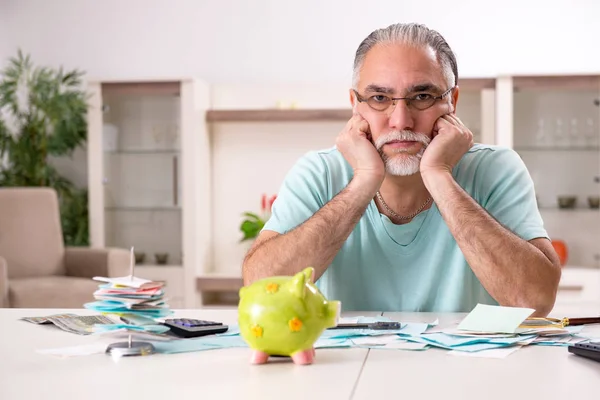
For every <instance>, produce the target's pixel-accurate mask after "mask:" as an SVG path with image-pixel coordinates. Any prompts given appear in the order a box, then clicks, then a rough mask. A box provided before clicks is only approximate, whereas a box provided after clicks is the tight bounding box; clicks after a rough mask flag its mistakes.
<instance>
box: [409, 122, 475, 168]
mask: <svg viewBox="0 0 600 400" xmlns="http://www.w3.org/2000/svg"><path fill="white" fill-rule="evenodd" d="M471 146H473V133H471V131H470V130H469V128H467V127H466V126H465V125H464V124H463V123H462V122H461V121H460V119H459V118H458V117H457V116H456V115H454V114H446V115H443V116H441V117H440V118H438V120H437V121H436V122H435V125H434V127H433V139H432V140H431V143H430V144H429V146H427V149H426V150H425V152H424V154H423V158H422V159H421V166H420V171H421V175H424V174H429V173H432V172H433V173H435V172H450V173H451V172H452V169H453V168H454V166H455V165H456V163H457V162H458V161H459V160H460V159H461V158H462V156H463V155H464V154H465V153H466V152H467V151H468V150H469V149H470V148H471Z"/></svg>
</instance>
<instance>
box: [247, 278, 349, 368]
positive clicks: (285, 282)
mask: <svg viewBox="0 0 600 400" xmlns="http://www.w3.org/2000/svg"><path fill="white" fill-rule="evenodd" d="M313 280H314V269H313V268H312V267H308V268H306V269H304V270H303V271H301V272H298V273H297V274H296V275H294V276H274V277H270V278H264V279H261V280H259V281H256V282H254V283H252V284H251V285H249V286H246V287H243V288H241V289H240V302H239V306H238V323H239V327H240V335H241V336H242V338H243V339H244V340H245V341H246V343H247V344H248V346H250V348H251V349H252V357H251V362H252V363H253V364H262V363H265V362H267V360H268V358H269V356H289V357H291V358H292V360H293V361H294V363H296V364H311V363H312V362H313V358H314V354H315V353H314V348H313V345H314V343H315V342H316V341H317V339H318V338H319V336H321V334H322V333H323V331H324V330H325V329H327V328H330V327H334V326H336V325H337V322H338V317H339V314H340V308H341V303H340V302H339V301H327V299H326V298H325V296H323V294H322V293H321V292H320V291H319V289H318V288H317V287H316V286H315V285H314V283H313Z"/></svg>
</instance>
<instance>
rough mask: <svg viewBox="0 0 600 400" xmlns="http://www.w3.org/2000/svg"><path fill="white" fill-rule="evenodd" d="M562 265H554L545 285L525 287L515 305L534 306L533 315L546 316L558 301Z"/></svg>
mask: <svg viewBox="0 0 600 400" xmlns="http://www.w3.org/2000/svg"><path fill="white" fill-rule="evenodd" d="M560 277H561V269H560V266H557V265H552V267H551V272H548V276H547V277H546V283H545V285H544V286H537V285H536V286H534V287H527V288H525V292H524V293H522V296H521V298H520V299H519V301H518V303H519V304H516V305H515V307H526V308H532V309H534V310H535V312H534V313H533V314H532V315H531V316H532V317H546V316H548V314H550V312H551V311H552V309H553V308H554V303H555V302H556V292H557V291H558V284H559V282H560Z"/></svg>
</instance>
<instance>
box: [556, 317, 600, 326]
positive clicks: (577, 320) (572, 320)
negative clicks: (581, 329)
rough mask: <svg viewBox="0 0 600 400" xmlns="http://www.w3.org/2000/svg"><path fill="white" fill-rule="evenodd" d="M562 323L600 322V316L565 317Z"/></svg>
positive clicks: (572, 324) (564, 324) (571, 324)
mask: <svg viewBox="0 0 600 400" xmlns="http://www.w3.org/2000/svg"><path fill="white" fill-rule="evenodd" d="M562 324H563V326H574V325H588V324H600V317H588V318H563V319H562Z"/></svg>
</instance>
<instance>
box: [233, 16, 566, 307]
mask: <svg viewBox="0 0 600 400" xmlns="http://www.w3.org/2000/svg"><path fill="white" fill-rule="evenodd" d="M457 79H458V68H457V63H456V58H455V56H454V53H453V52H452V50H451V49H450V46H449V45H448V44H447V42H446V41H445V40H444V38H443V37H442V36H441V35H440V34H439V33H437V32H436V31H433V30H430V29H428V28H426V27H425V26H422V25H417V24H396V25H392V26H389V27H387V28H385V29H379V30H376V31H374V32H373V33H371V34H370V35H369V36H368V37H367V38H366V39H365V40H364V41H363V42H362V43H361V44H360V46H359V47H358V49H357V51H356V57H355V60H354V76H353V85H352V89H351V90H350V91H349V94H350V103H351V104H352V108H353V116H352V118H351V119H350V120H349V121H348V123H347V125H346V127H345V128H344V129H343V130H342V132H341V133H340V134H339V136H338V138H337V140H336V146H335V147H333V148H330V149H326V150H321V151H315V152H311V153H308V154H306V155H305V156H304V157H302V158H301V159H300V160H299V161H298V162H297V163H296V164H295V166H294V167H293V168H292V170H291V171H290V172H289V173H288V175H287V177H286V178H285V181H284V182H283V185H282V187H281V190H280V192H279V194H278V198H277V200H276V202H275V204H274V206H273V214H272V217H271V218H270V220H269V221H268V222H267V224H266V225H265V227H264V229H263V231H262V232H261V233H260V235H259V237H258V238H257V240H256V243H255V244H254V246H253V247H252V249H250V251H249V252H248V254H247V256H246V258H245V260H244V264H243V277H244V282H245V283H250V282H252V281H254V280H257V279H260V278H263V277H266V276H271V275H292V274H295V273H296V272H298V271H300V270H301V269H303V268H305V267H306V266H313V267H314V268H315V270H316V277H315V278H316V279H317V286H318V287H319V288H320V290H321V291H322V292H323V293H324V294H325V295H326V296H327V297H328V298H330V299H336V300H341V301H342V307H343V309H344V310H361V311H367V310H376V311H463V312H464V311H470V310H471V309H472V308H473V307H474V306H475V305H476V304H477V303H487V304H500V305H504V306H515V307H530V308H533V309H535V310H536V312H535V315H538V316H544V315H547V314H548V313H549V312H550V310H551V309H552V307H553V306H554V301H555V297H556V290H557V287H558V282H559V280H560V275H561V270H560V263H559V261H558V257H557V255H556V253H555V251H554V249H553V247H552V245H551V242H550V240H549V238H548V234H547V233H546V231H545V229H544V227H543V222H542V219H541V217H540V214H539V211H538V209H537V204H536V199H535V193H534V187H533V183H532V180H531V178H530V176H529V173H528V171H527V169H526V167H525V165H524V164H523V162H522V161H521V159H520V158H519V156H518V155H517V154H516V153H515V152H514V151H513V150H511V149H509V148H502V147H499V146H489V145H481V144H474V143H473V135H472V133H471V131H470V130H469V129H468V127H466V126H465V125H463V123H462V122H461V121H460V119H459V118H458V117H457V116H456V114H455V110H456V106H457V102H458V98H459V86H458V83H457Z"/></svg>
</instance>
